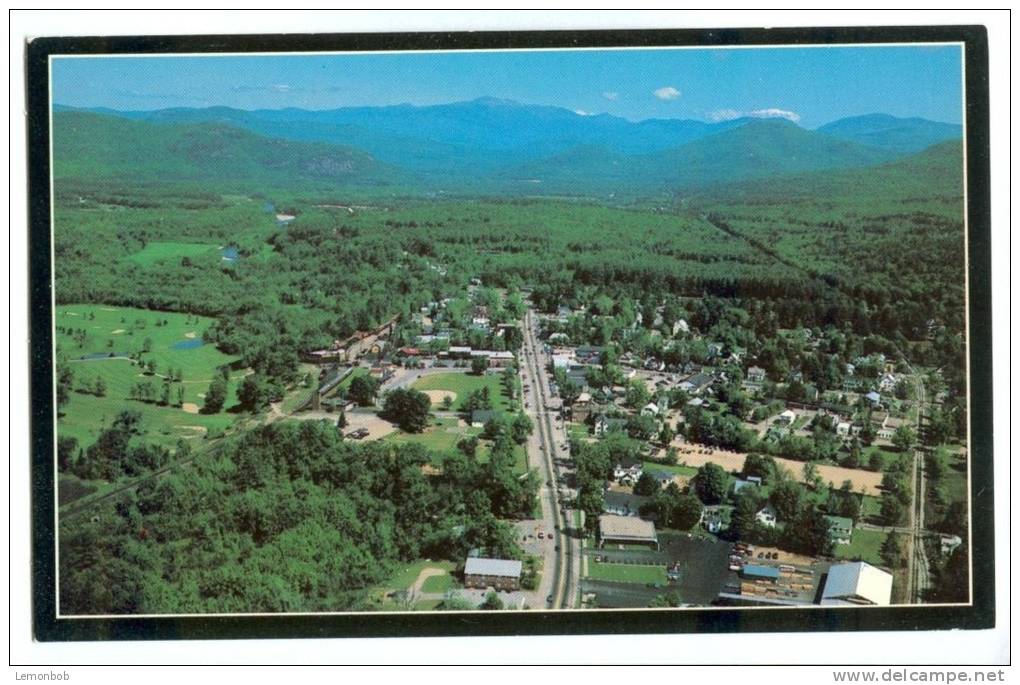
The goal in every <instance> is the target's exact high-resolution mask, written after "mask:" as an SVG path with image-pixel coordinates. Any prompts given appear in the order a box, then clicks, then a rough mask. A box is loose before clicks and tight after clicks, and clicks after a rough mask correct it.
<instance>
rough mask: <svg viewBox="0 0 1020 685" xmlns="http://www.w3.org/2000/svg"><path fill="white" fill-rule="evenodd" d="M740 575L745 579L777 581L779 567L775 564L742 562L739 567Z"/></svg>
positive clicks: (767, 581)
mask: <svg viewBox="0 0 1020 685" xmlns="http://www.w3.org/2000/svg"><path fill="white" fill-rule="evenodd" d="M740 577H741V578H746V579H747V580H756V581H764V582H766V583H778V582H779V569H778V568H776V567H775V566H762V565H760V564H744V567H743V568H742V569H740Z"/></svg>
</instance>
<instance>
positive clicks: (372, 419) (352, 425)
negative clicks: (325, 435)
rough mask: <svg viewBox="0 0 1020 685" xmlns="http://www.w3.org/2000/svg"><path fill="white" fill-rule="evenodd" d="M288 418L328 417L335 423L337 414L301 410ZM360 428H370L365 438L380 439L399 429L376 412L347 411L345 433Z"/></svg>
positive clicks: (309, 418) (308, 419) (309, 419)
mask: <svg viewBox="0 0 1020 685" xmlns="http://www.w3.org/2000/svg"><path fill="white" fill-rule="evenodd" d="M288 418H290V419H296V420H298V421H321V420H322V419H326V420H328V421H333V422H334V423H335V422H336V418H337V414H336V413H331V412H324V411H306V412H299V413H297V414H294V415H293V416H290V417H288ZM359 428H367V429H368V435H367V436H365V438H364V439H365V440H378V439H379V438H382V437H385V436H387V435H389V434H390V433H392V432H393V431H395V430H397V427H396V426H394V425H393V424H392V423H390V422H389V421H386V420H385V419H380V418H379V417H378V416H376V415H375V414H370V413H368V412H365V413H362V412H355V411H350V412H347V427H346V428H344V434H347V433H350V432H352V431H355V430H357V429H359Z"/></svg>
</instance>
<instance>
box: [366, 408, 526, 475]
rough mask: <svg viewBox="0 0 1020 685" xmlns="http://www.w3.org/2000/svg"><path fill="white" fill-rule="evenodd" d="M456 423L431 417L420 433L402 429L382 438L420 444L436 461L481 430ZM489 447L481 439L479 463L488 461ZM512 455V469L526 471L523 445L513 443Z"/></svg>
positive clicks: (487, 443) (487, 442)
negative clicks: (463, 439)
mask: <svg viewBox="0 0 1020 685" xmlns="http://www.w3.org/2000/svg"><path fill="white" fill-rule="evenodd" d="M458 423H459V421H458V419H454V418H447V417H443V418H436V417H433V418H432V419H430V420H429V427H428V428H426V429H425V431H424V432H422V433H405V432H404V431H401V430H398V431H396V432H394V433H390V434H389V435H387V436H386V437H385V438H383V440H386V441H389V442H396V443H415V444H418V445H422V446H423V447H425V448H427V449H429V450H432V451H433V452H435V453H436V456H437V459H436V461H437V462H438V461H439V459H438V457H440V456H441V455H442V454H444V453H447V452H451V451H453V450H455V449H456V448H457V442H458V441H459V440H460V439H461V438H462V437H464V436H468V435H479V434H480V433H481V432H482V429H481V428H474V427H472V426H458ZM490 447H491V443H490V442H489V441H488V440H482V441H481V443H480V444H479V446H478V452H477V455H478V461H479V463H482V464H484V463H486V462H488V461H489V448H490ZM514 457H515V461H514V470H515V471H517V472H518V473H524V472H525V471H527V470H528V466H527V463H528V455H527V451H526V450H525V448H524V447H523V446H521V445H514Z"/></svg>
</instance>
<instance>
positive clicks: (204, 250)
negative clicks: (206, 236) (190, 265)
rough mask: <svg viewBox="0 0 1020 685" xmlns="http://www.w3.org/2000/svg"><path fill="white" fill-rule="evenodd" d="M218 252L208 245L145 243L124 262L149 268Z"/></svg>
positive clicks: (216, 248) (214, 246) (215, 247)
mask: <svg viewBox="0 0 1020 685" xmlns="http://www.w3.org/2000/svg"><path fill="white" fill-rule="evenodd" d="M217 251H218V247H217V246H216V245H210V244H208V243H169V242H168V243H163V242H152V243H147V244H146V245H145V247H144V248H143V249H142V250H141V251H139V252H135V253H134V254H131V255H128V256H127V257H125V260H126V261H129V262H133V263H135V264H139V265H141V266H149V265H150V264H155V263H156V262H162V261H167V260H171V261H180V260H181V259H183V258H184V257H189V258H190V257H199V256H211V255H213V254H214V253H216V252H217Z"/></svg>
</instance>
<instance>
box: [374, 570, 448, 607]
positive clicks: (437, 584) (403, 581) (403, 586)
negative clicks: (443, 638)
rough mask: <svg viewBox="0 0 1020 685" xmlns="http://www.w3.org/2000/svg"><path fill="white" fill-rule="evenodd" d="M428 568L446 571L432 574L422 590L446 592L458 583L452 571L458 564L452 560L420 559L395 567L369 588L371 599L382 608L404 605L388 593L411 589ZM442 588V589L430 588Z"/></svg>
mask: <svg viewBox="0 0 1020 685" xmlns="http://www.w3.org/2000/svg"><path fill="white" fill-rule="evenodd" d="M426 568H435V569H440V570H442V571H444V572H445V573H444V574H443V575H437V576H430V577H429V578H427V579H426V580H425V582H424V583H423V584H422V592H446V591H447V590H449V589H452V588H453V587H454V585H455V584H456V579H455V578H454V577H453V575H452V573H453V571H454V569H455V568H456V565H455V564H454V563H453V562H452V561H430V560H428V559H419V560H417V561H413V562H411V563H409V564H406V565H404V566H400V567H399V568H397V569H395V570H394V571H393V573H392V574H391V575H390V577H389V578H388V579H386V580H385V581H383V582H382V583H380V584H379V585H376V586H374V587H371V588H369V589H368V597H369V601H370V602H372V603H373V604H376V605H377V606H378V607H379V608H380V609H383V610H392V609H399V608H402V607H399V606H397V602H395V601H394V600H393V599H392V598H390V597H387V595H389V594H391V593H394V592H406V591H407V590H410V589H411V587H412V586H413V585H414V583H415V581H416V580H418V576H419V575H421V572H422V571H423V570H425V569H426ZM428 588H441V589H428ZM416 608H417V607H416Z"/></svg>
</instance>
